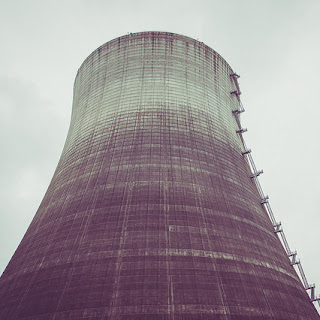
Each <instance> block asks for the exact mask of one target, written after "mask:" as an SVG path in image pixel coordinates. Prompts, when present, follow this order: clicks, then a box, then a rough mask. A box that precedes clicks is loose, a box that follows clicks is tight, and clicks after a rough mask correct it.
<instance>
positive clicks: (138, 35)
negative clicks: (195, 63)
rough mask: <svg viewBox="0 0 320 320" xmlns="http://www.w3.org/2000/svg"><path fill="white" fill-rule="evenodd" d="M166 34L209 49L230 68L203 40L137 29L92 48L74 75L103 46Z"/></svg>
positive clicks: (165, 34) (165, 33)
mask: <svg viewBox="0 0 320 320" xmlns="http://www.w3.org/2000/svg"><path fill="white" fill-rule="evenodd" d="M156 35H157V36H166V37H168V38H171V39H172V40H173V39H179V40H182V41H185V42H188V43H193V44H196V45H198V46H199V47H203V48H204V49H205V50H208V51H211V52H213V53H214V54H215V55H217V56H219V57H220V58H221V59H222V60H224V61H225V62H226V64H227V65H228V66H229V67H230V69H232V68H231V66H230V65H229V63H228V62H227V61H226V60H225V59H224V58H223V57H222V56H221V55H220V54H219V53H218V52H217V51H215V50H214V49H212V48H211V47H209V46H208V45H206V44H205V43H204V42H202V41H199V40H197V39H194V38H191V37H189V36H185V35H183V34H179V33H174V32H168V31H139V32H132V33H128V34H125V35H122V36H119V37H116V38H113V39H111V40H109V41H107V42H105V43H104V44H102V45H101V46H99V47H98V48H96V49H95V50H93V51H92V52H91V53H90V54H89V55H88V56H87V57H86V58H85V60H84V61H83V62H82V64H81V65H80V67H79V69H78V72H77V75H76V77H75V79H76V78H77V76H78V74H79V72H80V70H81V69H82V67H83V66H84V65H85V64H86V62H87V61H88V60H89V59H90V58H91V57H92V56H93V55H94V54H96V53H97V52H99V51H101V50H102V49H103V48H106V47H109V46H112V45H113V44H115V43H120V42H122V41H125V40H130V38H132V39H137V38H148V37H149V38H152V37H155V36H156Z"/></svg>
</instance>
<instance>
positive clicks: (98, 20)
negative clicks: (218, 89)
mask: <svg viewBox="0 0 320 320" xmlns="http://www.w3.org/2000/svg"><path fill="white" fill-rule="evenodd" d="M319 15H320V1H319V0H300V1H298V0H241V1H239V0H220V1H218V0H207V1H206V0H194V1H193V0H192V1H188V0H181V1H180V0H170V1H168V0H162V1H152V0H141V1H139V0H128V1H121V0H117V1H114V0H109V1H108V0H90V1H89V0H87V1H84V0H83V1H81V0H78V1H75V0H68V1H57V0H55V1H45V0H39V1H33V0H29V1H28V0H25V1H23V0H21V1H1V0H0V30H1V31H0V32H1V44H2V49H1V51H0V112H1V113H0V134H1V139H0V144H1V146H0V150H1V157H0V161H1V163H0V165H1V167H0V168H1V179H0V188H1V190H0V191H1V215H0V273H2V271H3V270H4V268H5V267H6V265H7V263H8V262H9V260H10V258H11V256H12V254H13V253H14V251H15V249H16V248H17V246H18V244H19V242H20V241H21V239H22V237H23V235H24V233H25V231H26V229H27V227H28V225H29V223H30V222H31V219H32V218H33V216H34V214H35V212H36V210H37V208H38V206H39V205H40V202H41V200H42V198H43V196H44V193H45V191H46V189H47V187H48V185H49V182H50V179H51V178H52V175H53V172H54V170H55V167H56V165H57V163H58V160H59V157H60V154H61V151H62V148H63V144H64V141H65V138H66V135H67V130H68V127H69V121H70V115H71V105H72V88H73V81H74V78H75V75H76V72H77V70H78V68H79V67H80V64H81V63H82V62H83V60H84V59H85V58H86V57H87V56H88V55H89V54H90V53H91V52H92V51H93V50H95V49H96V48H97V47H98V46H100V45H102V44H103V43H105V42H107V41H109V40H112V39H113V38H115V37H118V36H121V35H125V34H127V33H130V32H139V31H169V32H175V33H180V34H183V35H186V36H189V37H192V38H195V39H198V40H200V41H202V42H204V43H205V44H207V45H209V46H210V47H211V48H213V49H214V50H216V51H217V52H218V53H220V54H221V55H222V56H223V57H224V58H225V59H226V60H227V62H228V63H229V64H230V65H231V67H232V68H233V69H234V70H235V71H236V72H237V73H238V74H240V76H241V78H240V79H239V82H240V87H241V91H242V93H243V94H242V96H241V98H242V102H243V104H244V107H245V109H246V112H245V113H244V114H243V116H242V123H243V126H244V127H247V128H248V132H247V133H245V138H246V141H247V144H248V146H249V147H250V148H251V149H252V155H253V157H254V159H255V162H256V165H257V168H258V169H263V170H264V174H263V175H262V176H261V179H260V182H261V184H262V187H263V189H264V192H265V193H266V194H268V195H269V198H270V204H271V206H272V208H273V211H274V214H275V216H276V219H277V220H279V221H281V222H282V225H283V227H284V230H285V233H286V236H287V239H288V241H289V244H290V247H291V249H292V250H297V251H298V256H299V258H300V259H301V262H302V265H303V267H304V270H305V273H306V275H307V278H308V280H309V282H310V283H314V282H315V283H316V285H317V293H318V294H319V293H320V272H319V270H320V254H319V253H320V252H319V243H320V232H319V228H320V188H319V182H320V172H319V169H318V167H319V163H320V142H319V140H320V139H319V138H320V133H319V130H320V126H319V121H320V104H319V99H320V97H319V93H320V82H319V78H320V62H319V61H320V59H319V57H320V52H319V51H320V41H319V31H320V18H319Z"/></svg>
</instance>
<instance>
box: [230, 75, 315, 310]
mask: <svg viewBox="0 0 320 320" xmlns="http://www.w3.org/2000/svg"><path fill="white" fill-rule="evenodd" d="M230 78H231V81H232V82H233V84H234V86H235V90H234V91H231V92H230V94H232V95H235V96H236V98H237V101H238V108H237V109H235V110H233V111H232V113H233V115H234V118H235V120H236V122H237V125H238V128H239V129H238V130H236V133H237V134H238V135H239V137H240V140H241V142H242V145H243V151H242V155H243V156H245V157H247V160H248V163H249V166H250V170H251V175H250V178H251V179H252V180H253V182H254V184H255V186H256V187H257V190H258V192H259V195H260V198H261V205H262V206H263V207H264V209H265V211H266V212H267V214H268V216H269V218H270V220H271V222H272V224H273V228H274V232H275V233H276V234H277V235H278V237H279V240H280V242H281V243H282V246H283V247H284V249H285V251H286V253H287V255H288V258H289V260H290V264H291V265H292V266H293V267H294V266H296V268H297V269H298V272H297V273H298V275H299V276H300V280H301V282H302V284H303V286H304V288H305V290H306V291H307V292H308V291H309V298H310V301H311V302H318V304H319V307H320V295H317V296H316V294H315V284H309V283H308V281H307V278H306V275H305V273H304V271H303V268H302V265H301V262H300V259H297V251H291V249H290V247H289V244H288V241H287V239H286V236H285V234H284V231H283V228H282V225H281V222H277V221H276V219H275V217H274V214H273V211H272V209H271V206H270V203H269V197H268V196H267V195H265V194H264V192H263V190H262V187H261V184H260V182H259V179H258V177H259V175H260V174H262V173H263V170H257V168H256V165H255V163H254V161H253V157H252V155H251V149H248V147H247V145H246V143H245V140H244V138H243V133H244V132H246V131H247V129H246V128H242V126H241V123H240V114H241V113H242V112H244V111H245V110H244V108H243V105H242V102H241V99H240V95H241V91H240V87H239V83H238V78H240V76H239V75H237V74H236V73H232V74H231V75H230Z"/></svg>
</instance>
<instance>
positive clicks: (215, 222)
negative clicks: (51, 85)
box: [0, 32, 319, 320]
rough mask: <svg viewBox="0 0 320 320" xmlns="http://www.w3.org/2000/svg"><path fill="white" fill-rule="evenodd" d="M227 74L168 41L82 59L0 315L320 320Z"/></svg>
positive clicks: (191, 47) (149, 36) (194, 47)
mask: <svg viewBox="0 0 320 320" xmlns="http://www.w3.org/2000/svg"><path fill="white" fill-rule="evenodd" d="M232 73H233V71H232V69H231V68H230V66H229V65H228V64H227V62H226V61H225V60H224V59H223V58H222V57H221V56H220V55H219V54H217V53H216V52H215V51H214V50H212V49H211V48H209V47H208V46H206V45H204V44H203V43H201V42H199V41H196V40H194V39H191V38H188V37H185V36H182V35H177V34H172V33H167V32H141V33H135V34H129V35H126V36H123V37H120V38H117V39H114V40H112V41H110V42H108V43H106V44H104V45H102V46H101V47H99V48H98V49H97V50H95V51H94V52H93V53H91V54H90V55H89V57H88V58H87V59H86V60H85V61H84V62H83V64H82V65H81V67H80V69H79V71H78V74H77V77H76V80H75V84H74V99H73V111H72V119H71V124H70V129H69V133H68V136H67V140H66V143H65V146H64V149H63V153H62V156H61V159H60V161H59V164H58V167H57V169H56V171H55V174H54V176H53V178H52V181H51V183H50V186H49V188H48V191H47V192H46V194H45V196H44V199H43V201H42V203H41V205H40V207H39V210H38V211H37V213H36V215H35V217H34V219H33V221H32V223H31V225H30V227H29V229H28V230H27V232H26V234H25V236H24V238H23V240H22V242H21V244H20V245H19V247H18V249H17V251H16V252H15V254H14V256H13V257H12V259H11V261H10V263H9V265H8V267H7V269H6V270H5V272H4V274H3V275H2V277H1V280H0V281H1V283H0V318H1V319H33V320H40V319H46V320H48V319H49V320H50V319H52V320H53V319H175V320H177V319H224V320H232V319H238V320H239V319H246V320H250V319H261V320H262V319H276V320H280V319H289V320H290V319H295V320H296V319H301V320H302V319H303V320H305V319H319V317H318V315H317V312H316V310H315V308H314V307H313V305H312V304H311V303H310V301H309V298H308V295H307V294H306V292H305V290H304V288H303V286H302V284H301V282H300V280H299V279H298V277H297V275H296V273H295V271H294V269H293V267H292V266H291V265H290V263H289V259H288V257H287V256H286V254H285V252H284V250H283V248H282V246H281V243H280V241H279V240H278V238H277V237H276V235H275V234H274V232H273V227H272V224H271V222H270V221H269V218H268V216H267V214H266V212H265V211H264V209H263V208H262V207H261V205H260V197H259V194H258V192H257V190H256V188H255V186H254V183H253V182H252V180H251V178H250V169H249V167H248V164H247V163H246V160H245V159H244V157H243V156H242V154H241V151H243V150H242V144H241V141H240V139H239V137H238V135H237V133H236V130H237V124H236V122H235V119H234V118H233V114H232V110H234V109H235V108H236V106H237V101H236V97H235V96H234V95H231V94H230V92H232V91H233V90H234V86H233V83H232V81H231V80H230V74H232Z"/></svg>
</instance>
